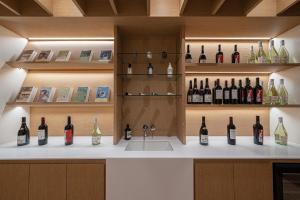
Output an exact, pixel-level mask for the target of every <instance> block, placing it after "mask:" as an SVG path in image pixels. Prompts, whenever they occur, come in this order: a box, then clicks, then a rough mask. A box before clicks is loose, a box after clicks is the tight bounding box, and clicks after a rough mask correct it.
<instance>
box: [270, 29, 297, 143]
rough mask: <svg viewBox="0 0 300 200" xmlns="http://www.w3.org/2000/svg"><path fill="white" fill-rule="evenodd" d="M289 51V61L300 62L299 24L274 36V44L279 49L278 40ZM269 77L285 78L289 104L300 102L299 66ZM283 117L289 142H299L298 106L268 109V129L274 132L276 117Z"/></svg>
mask: <svg viewBox="0 0 300 200" xmlns="http://www.w3.org/2000/svg"><path fill="white" fill-rule="evenodd" d="M282 39H284V40H285V45H286V48H287V50H288V51H289V53H290V62H293V63H300V25H299V26H297V27H295V28H294V29H292V30H290V31H288V32H286V33H284V34H282V35H280V36H278V37H277V38H275V46H276V48H277V49H279V46H280V40H282ZM270 78H275V80H276V81H277V84H279V79H280V78H283V79H285V86H286V88H287V90H288V92H289V104H300V87H299V86H300V66H299V67H297V68H293V69H290V70H287V71H283V72H280V73H274V74H272V75H271V76H270ZM279 116H282V117H283V123H284V125H285V128H286V129H287V132H288V135H289V142H293V143H298V144H300V108H280V109H279V108H272V109H271V111H270V130H271V134H273V133H274V131H275V128H276V126H277V123H278V117H279Z"/></svg>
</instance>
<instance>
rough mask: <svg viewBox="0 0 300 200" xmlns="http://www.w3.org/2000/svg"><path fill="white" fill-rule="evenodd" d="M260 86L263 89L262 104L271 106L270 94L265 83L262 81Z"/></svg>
mask: <svg viewBox="0 0 300 200" xmlns="http://www.w3.org/2000/svg"><path fill="white" fill-rule="evenodd" d="M260 85H261V87H262V89H263V101H262V103H263V104H265V105H268V104H270V103H269V98H268V93H267V92H266V90H265V87H264V82H263V81H262V80H260Z"/></svg>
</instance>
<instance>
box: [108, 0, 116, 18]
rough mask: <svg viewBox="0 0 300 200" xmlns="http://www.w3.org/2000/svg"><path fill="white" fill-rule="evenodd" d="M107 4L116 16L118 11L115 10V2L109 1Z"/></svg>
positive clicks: (113, 0)
mask: <svg viewBox="0 0 300 200" xmlns="http://www.w3.org/2000/svg"><path fill="white" fill-rule="evenodd" d="M109 3H110V6H111V8H112V10H113V11H114V14H115V15H118V10H117V6H116V3H115V0H109Z"/></svg>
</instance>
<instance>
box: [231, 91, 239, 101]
mask: <svg viewBox="0 0 300 200" xmlns="http://www.w3.org/2000/svg"><path fill="white" fill-rule="evenodd" d="M231 99H238V91H237V90H231Z"/></svg>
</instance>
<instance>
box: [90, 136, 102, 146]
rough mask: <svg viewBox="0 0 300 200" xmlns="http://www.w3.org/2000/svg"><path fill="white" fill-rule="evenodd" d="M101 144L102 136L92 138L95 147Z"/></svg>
mask: <svg viewBox="0 0 300 200" xmlns="http://www.w3.org/2000/svg"><path fill="white" fill-rule="evenodd" d="M100 142H101V136H100V135H97V136H92V144H93V145H97V144H100Z"/></svg>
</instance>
